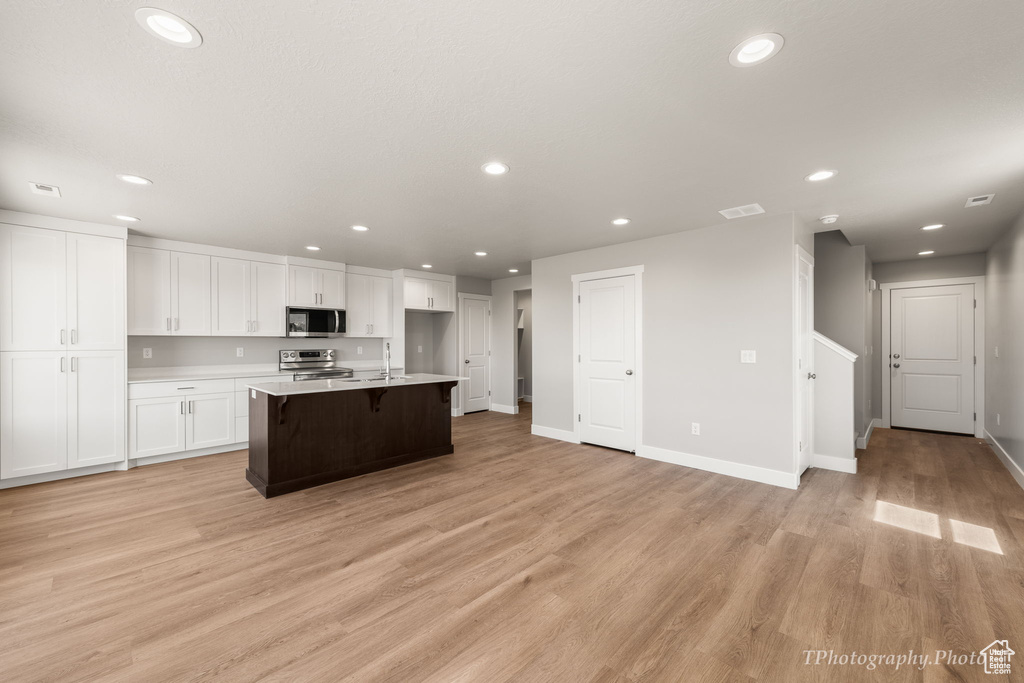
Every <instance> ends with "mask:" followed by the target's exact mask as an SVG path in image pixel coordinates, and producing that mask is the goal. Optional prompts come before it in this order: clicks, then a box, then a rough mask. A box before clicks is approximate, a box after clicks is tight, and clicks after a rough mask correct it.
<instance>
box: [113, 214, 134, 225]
mask: <svg viewBox="0 0 1024 683" xmlns="http://www.w3.org/2000/svg"><path fill="white" fill-rule="evenodd" d="M114 218H116V219H117V220H119V221H128V222H129V223H138V222H139V219H138V218H136V217H135V216H122V215H121V214H114Z"/></svg>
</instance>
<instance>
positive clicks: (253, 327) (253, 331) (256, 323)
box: [252, 320, 259, 334]
mask: <svg viewBox="0 0 1024 683" xmlns="http://www.w3.org/2000/svg"><path fill="white" fill-rule="evenodd" d="M258 327H259V325H258V321H256V320H253V321H252V333H253V334H256V330H257V329H258Z"/></svg>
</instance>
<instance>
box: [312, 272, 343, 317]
mask: <svg viewBox="0 0 1024 683" xmlns="http://www.w3.org/2000/svg"><path fill="white" fill-rule="evenodd" d="M318 272H319V277H320V304H319V305H320V307H321V308H345V273H343V272H342V271H340V270H320V271H318Z"/></svg>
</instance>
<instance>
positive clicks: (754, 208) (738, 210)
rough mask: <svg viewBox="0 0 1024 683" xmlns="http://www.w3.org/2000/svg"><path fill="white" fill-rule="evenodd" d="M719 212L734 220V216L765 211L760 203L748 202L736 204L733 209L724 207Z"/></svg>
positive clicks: (743, 216) (754, 214) (752, 214)
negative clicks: (741, 204)
mask: <svg viewBox="0 0 1024 683" xmlns="http://www.w3.org/2000/svg"><path fill="white" fill-rule="evenodd" d="M718 213H720V214H722V215H723V216H725V217H726V218H728V219H729V220H732V219H734V218H746V217H747V216H756V215H757V214H759V213H764V209H762V208H761V205H760V204H747V205H746V206H734V207H733V208H731V209H723V210H721V211H719V212H718Z"/></svg>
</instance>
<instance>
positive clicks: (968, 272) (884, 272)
mask: <svg viewBox="0 0 1024 683" xmlns="http://www.w3.org/2000/svg"><path fill="white" fill-rule="evenodd" d="M984 274H985V254H961V255H959V256H928V257H924V256H922V257H921V258H917V259H914V260H912V261H890V262H888V263H876V264H875V279H876V280H878V282H879V284H881V283H885V282H913V281H915V280H938V279H940V278H946V277H978V276H979V275H984Z"/></svg>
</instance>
